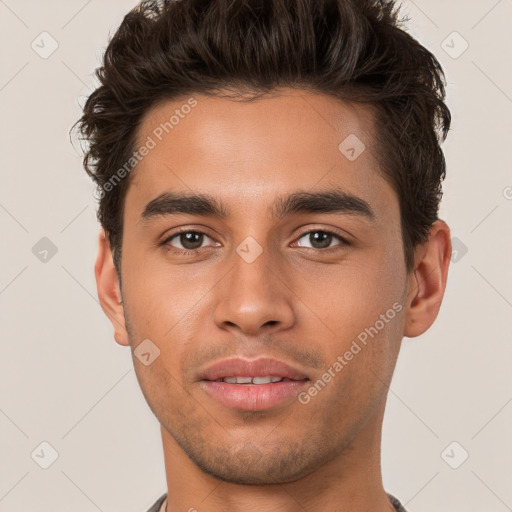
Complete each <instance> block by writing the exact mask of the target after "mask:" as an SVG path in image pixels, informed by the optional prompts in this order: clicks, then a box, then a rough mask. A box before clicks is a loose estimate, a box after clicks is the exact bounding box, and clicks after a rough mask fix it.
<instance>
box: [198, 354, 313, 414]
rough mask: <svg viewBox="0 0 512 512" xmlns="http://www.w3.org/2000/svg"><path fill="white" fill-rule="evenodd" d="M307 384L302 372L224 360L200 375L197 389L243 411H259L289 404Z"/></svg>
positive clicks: (277, 364) (263, 361)
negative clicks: (199, 387) (200, 388)
mask: <svg viewBox="0 0 512 512" xmlns="http://www.w3.org/2000/svg"><path fill="white" fill-rule="evenodd" d="M309 381H310V378H309V377H308V376H307V375H306V374H305V373H304V372H303V371H302V370H300V369H298V368H294V367H293V366H291V365H289V364H286V363H284V362H282V361H278V360H276V359H270V358H259V359H256V360H252V361H251V360H246V359H241V358H233V359H227V360H223V361H220V362H218V363H216V364H214V365H212V366H210V367H209V368H207V369H206V370H205V371H204V372H203V373H202V374H201V375H200V384H201V387H202V389H203V390H204V391H205V392H206V393H207V395H208V396H209V397H210V398H212V399H213V400H215V401H216V402H218V403H220V404H222V405H224V406H226V407H229V408H232V409H238V410H244V411H261V410H267V409H271V408H273V407H277V406H278V405H282V404H283V403H285V402H289V403H292V402H293V399H294V398H296V396H297V394H298V393H299V392H300V391H301V390H302V389H304V388H305V387H306V386H307V385H308V382H309Z"/></svg>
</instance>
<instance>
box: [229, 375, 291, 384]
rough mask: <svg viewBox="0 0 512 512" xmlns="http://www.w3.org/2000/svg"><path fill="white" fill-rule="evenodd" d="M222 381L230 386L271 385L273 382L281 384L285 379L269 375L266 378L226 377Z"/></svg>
mask: <svg viewBox="0 0 512 512" xmlns="http://www.w3.org/2000/svg"><path fill="white" fill-rule="evenodd" d="M222 380H223V381H224V382H227V383H228V384H270V383H271V382H279V381H280V380H283V378H282V377H274V376H272V375H268V376H266V377H226V378H225V379H222Z"/></svg>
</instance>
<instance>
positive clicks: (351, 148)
mask: <svg viewBox="0 0 512 512" xmlns="http://www.w3.org/2000/svg"><path fill="white" fill-rule="evenodd" d="M373 123H374V118H373V114H372V112H371V111H370V110H369V109H368V107H364V106H361V105H354V104H350V103H346V102H342V101H341V100H338V99H336V98H333V97H331V96H327V95H323V94H315V93H310V92H306V91H302V90H286V89H285V90H280V91H279V92H276V93H274V94H272V95H271V96H264V97H260V98H258V99H256V100H253V101H240V100H234V99H231V98H222V97H211V96H205V95H199V94H193V95H190V96H182V97H180V98H177V99H173V100H172V101H166V102H162V103H160V104H158V105H157V106H155V107H154V108H152V109H151V110H150V111H149V112H147V113H146V115H145V116H144V117H143V119H142V120H141V123H140V126H139V129H138V132H137V143H136V148H141V147H142V146H144V145H145V146H147V147H150V149H149V150H148V151H147V152H145V153H146V155H145V156H144V157H143V158H141V159H140V161H139V163H138V164H137V166H136V167H135V169H134V170H133V171H132V175H131V177H130V180H131V182H130V186H129V188H128V193H127V196H126V206H127V208H130V209H133V208H135V209H137V210H138V214H139V215H140V213H141V211H142V210H143V208H144V207H145V205H146V204H147V203H148V202H149V201H151V200H152V199H154V198H155V197H157V196H158V195H160V194H161V193H162V192H166V191H172V190H175V189H178V190H187V191H188V192H189V193H191V194H192V193H205V194H208V195H213V196H217V197H219V198H222V202H223V203H225V204H231V205H232V207H233V209H236V208H238V210H239V211H238V213H239V214H244V213H247V212H248V211H249V210H250V211H251V212H255V211H256V210H255V209H258V208H261V209H262V211H263V209H264V210H265V211H268V204H269V202H270V201H271V199H272V198H273V197H275V196H276V195H279V196H282V195H283V194H286V193H293V191H294V190H297V189H300V190H312V191H313V190H314V189H315V188H318V189H324V190H325V188H326V187H328V186H329V185H334V186H336V187H338V188H341V189H343V190H346V191H347V193H351V194H357V195H358V196H359V197H362V198H364V199H365V200H366V201H367V202H369V203H370V204H372V207H373V208H374V209H375V210H376V212H379V210H382V211H385V210H389V209H390V208H391V209H392V208H393V207H394V206H395V207H396V202H397V201H396V197H395V194H394V192H393V191H392V189H391V187H390V186H389V184H388V183H387V182H386V180H384V179H383V178H382V173H381V172H380V170H379V167H378V163H377V157H378V155H376V154H375V148H374V143H373V133H374V127H373Z"/></svg>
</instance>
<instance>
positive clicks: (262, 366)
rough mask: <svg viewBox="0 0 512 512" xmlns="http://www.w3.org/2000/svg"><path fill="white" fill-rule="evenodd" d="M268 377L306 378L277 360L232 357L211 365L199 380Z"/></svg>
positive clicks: (297, 370) (301, 373)
mask: <svg viewBox="0 0 512 512" xmlns="http://www.w3.org/2000/svg"><path fill="white" fill-rule="evenodd" d="M268 375H270V376H274V377H281V378H286V379H293V380H304V379H307V378H308V376H307V375H306V374H305V373H304V372H302V371H301V370H299V369H297V368H294V367H292V366H290V365H289V364H286V363H284V362H282V361H278V360H277V359H272V358H268V357H260V358H258V359H252V360H250V359H242V358H240V357H234V358H230V359H223V360H222V361H218V362H217V363H214V364H212V365H211V366H209V367H208V368H206V370H204V371H203V372H202V373H201V374H200V379H201V380H219V379H224V378H226V377H265V376H268Z"/></svg>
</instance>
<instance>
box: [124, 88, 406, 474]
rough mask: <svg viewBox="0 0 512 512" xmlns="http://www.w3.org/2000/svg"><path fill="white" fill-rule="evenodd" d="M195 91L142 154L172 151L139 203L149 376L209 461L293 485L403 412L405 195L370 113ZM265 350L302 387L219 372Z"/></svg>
mask: <svg viewBox="0 0 512 512" xmlns="http://www.w3.org/2000/svg"><path fill="white" fill-rule="evenodd" d="M193 98H194V101H195V103H194V102H193V101H189V97H184V98H183V99H182V100H174V101H172V102H167V103H163V104H160V105H159V106H158V107H155V108H154V109H153V110H151V111H150V112H148V113H147V115H146V116H145V117H144V119H143V121H142V123H141V125H140V127H139V131H138V145H137V147H140V146H142V145H143V144H146V143H148V142H149V140H150V139H152V141H153V142H154V143H155V144H154V147H151V149H150V150H149V151H148V153H147V155H146V156H145V157H144V158H143V159H142V160H141V161H140V163H138V165H137V167H136V169H135V170H134V171H133V174H132V175H131V176H130V179H131V183H130V185H129V188H128V191H127V195H126V199H125V209H124V217H123V223H124V234H123V246H122V267H121V276H122V296H123V306H122V307H124V311H123V314H124V318H125V319H126V330H127V335H126V340H128V341H129V344H130V345H131V347H132V349H133V348H136V347H137V346H138V345H139V344H140V343H141V342H142V341H143V340H150V342H151V345H150V346H151V347H153V348H152V349H151V350H154V347H157V349H158V350H159V351H160V353H159V355H158V357H156V358H155V359H154V360H153V361H152V362H151V364H148V365H145V364H142V363H141V361H140V360H139V359H138V358H136V357H134V366H135V370H136V373H137V377H138V380H139V382H140V385H141V388H142V390H143V393H144V395H145V397H146V399H147V401H148V403H149V405H150V407H151V409H152V410H153V412H154V413H155V415H156V416H157V418H158V419H159V421H160V422H161V424H162V427H163V428H164V429H165V430H166V431H167V432H168V433H169V435H170V436H171V437H172V439H174V440H175V442H176V443H177V445H179V446H180V447H181V448H182V450H183V451H184V452H185V453H186V454H187V455H188V457H189V458H190V459H191V460H192V461H193V462H195V463H196V465H197V466H198V467H200V468H201V469H202V470H203V471H205V472H206V473H209V474H211V475H215V476H216V477H218V478H221V479H223V480H227V481H232V482H239V483H278V482H287V481H293V480H296V479H298V478H300V477H302V476H305V475H307V474H309V473H311V472H313V471H315V469H317V468H319V467H321V466H322V465H325V464H327V463H328V462H330V461H332V460H333V459H335V458H336V457H337V456H339V455H340V454H341V453H342V452H343V450H346V449H347V447H348V446H349V445H350V443H351V441H352V440H353V439H354V437H355V436H356V435H357V434H358V433H359V432H360V431H362V429H364V428H365V426H366V425H367V424H368V422H369V421H370V420H371V418H373V417H374V416H375V414H376V413H377V411H378V410H380V408H381V407H382V405H383V403H384V402H385V396H386V391H387V385H388V384H389V382H390V379H391V375H392V372H393V369H394V365H395V361H396V357H397V354H398V350H399V346H400V342H401V338H402V336H403V334H404V312H405V302H406V299H407V294H408V290H409V287H408V275H407V273H406V269H405V262H404V256H403V246H402V238H401V231H400V212H399V204H398V198H397V196H396V194H395V192H394V191H393V189H392V187H391V186H390V184H389V183H388V182H387V181H386V180H385V179H384V178H383V177H382V175H381V173H380V171H379V166H378V163H377V157H378V155H377V154H375V150H374V146H373V142H372V133H373V124H372V121H373V118H372V115H371V112H370V111H368V110H366V108H364V107H359V106H357V107H356V106H354V105H351V104H347V103H343V102H341V101H338V100H336V99H334V98H331V97H328V96H325V95H321V94H312V93H308V92H305V91H291V90H286V89H283V90H281V91H280V92H279V93H276V94H274V95H273V96H272V97H270V96H269V97H264V98H260V99H258V100H255V101H253V102H240V101H234V100H231V99H226V98H218V97H216V98H213V97H206V96H202V95H194V96H193ZM184 105H190V106H191V107H190V108H186V107H184ZM192 105H193V106H192ZM173 115H174V119H173V120H172V122H171V124H172V128H170V127H169V124H168V125H167V131H168V132H169V133H167V132H166V130H165V129H162V124H164V123H166V122H168V121H169V119H171V117H172V116H173ZM157 134H159V135H157ZM148 137H149V138H150V139H149V138H148ZM347 137H349V138H348V139H347ZM356 137H357V138H356ZM160 139H161V140H160ZM346 139H347V141H346V142H345V143H344V144H342V145H341V149H340V144H341V143H342V142H343V141H345V140H346ZM362 144H364V150H363V146H362ZM149 146H153V144H152V143H151V142H149ZM354 157H355V158H354ZM166 194H167V195H166ZM301 194H302V195H301ZM196 195H202V196H203V198H202V199H203V200H202V201H201V202H198V201H196V202H192V201H189V202H188V203H186V202H184V201H175V199H177V198H180V197H181V198H182V197H183V196H196ZM207 200H208V201H207ZM210 203H211V204H210ZM187 205H188V206H187ZM214 206H217V209H219V210H221V211H220V212H219V211H215V210H214V208H213V207H214ZM220 213H222V214H223V215H219V214H220ZM121 338H122V335H121ZM118 341H120V338H118ZM128 341H127V342H128ZM120 342H122V341H120ZM146 343H148V342H146ZM151 357H153V356H151ZM263 357H265V358H271V359H275V360H278V361H280V362H283V363H284V364H286V365H288V367H289V368H292V369H294V370H295V373H296V375H295V377H297V378H296V379H293V381H292V382H287V381H283V382H276V383H274V384H254V383H252V384H235V383H225V382H224V383H218V382H216V383H212V382H211V381H205V379H204V377H205V372H206V371H207V370H208V368H209V367H210V366H212V365H214V364H215V363H218V362H220V361H223V360H226V359H232V358H241V359H243V360H246V361H247V360H248V361H253V360H255V359H258V358H263ZM336 363H338V364H336ZM235 371H236V372H238V376H243V374H242V375H240V373H242V372H243V371H244V370H231V373H233V372H235ZM248 371H249V370H247V372H248ZM259 371H260V372H261V373H263V375H261V376H262V377H264V376H268V375H272V372H275V373H279V371H278V369H276V368H274V367H268V370H266V369H265V365H263V367H261V368H259ZM229 372H230V370H226V372H225V373H229ZM247 372H246V373H247ZM218 375H219V374H217V376H218ZM210 376H211V375H210ZM257 386H262V387H261V388H260V389H259V390H258V389H255V388H257ZM248 387H251V388H252V389H253V391H249V390H248ZM278 387H279V389H278ZM242 388H243V389H242ZM315 390H316V391H315Z"/></svg>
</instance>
